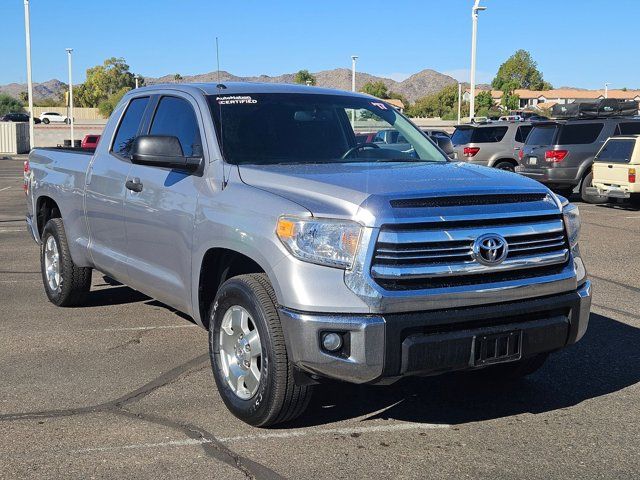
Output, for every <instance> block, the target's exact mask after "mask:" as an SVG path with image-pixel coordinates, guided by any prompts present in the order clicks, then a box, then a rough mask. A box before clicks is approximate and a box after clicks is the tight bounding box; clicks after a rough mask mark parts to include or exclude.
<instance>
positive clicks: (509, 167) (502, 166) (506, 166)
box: [493, 160, 516, 173]
mask: <svg viewBox="0 0 640 480" xmlns="http://www.w3.org/2000/svg"><path fill="white" fill-rule="evenodd" d="M493 168H497V169H498V170H503V171H505V172H511V173H513V172H515V171H516V168H515V167H514V166H513V164H512V163H511V162H506V161H504V160H503V161H500V162H498V163H496V164H495V165H494V166H493Z"/></svg>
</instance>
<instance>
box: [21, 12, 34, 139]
mask: <svg viewBox="0 0 640 480" xmlns="http://www.w3.org/2000/svg"><path fill="white" fill-rule="evenodd" d="M24 32H25V37H26V38H25V39H26V47H27V93H28V96H29V148H30V149H31V150H33V147H34V143H35V139H34V136H33V80H32V78H31V20H30V17H29V0H24Z"/></svg>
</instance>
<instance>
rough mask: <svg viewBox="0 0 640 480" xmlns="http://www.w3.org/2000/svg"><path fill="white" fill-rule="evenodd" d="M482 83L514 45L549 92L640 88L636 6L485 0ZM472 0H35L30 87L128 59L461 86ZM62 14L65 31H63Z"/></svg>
mask: <svg viewBox="0 0 640 480" xmlns="http://www.w3.org/2000/svg"><path fill="white" fill-rule="evenodd" d="M482 4H483V5H486V6H487V7H488V9H487V10H486V11H484V12H481V14H480V24H479V25H480V26H479V35H478V67H477V68H478V76H477V80H478V82H487V81H490V80H491V79H492V78H493V76H494V74H495V72H496V70H497V68H498V66H499V65H500V63H502V62H503V61H504V60H505V59H506V58H507V57H508V56H509V55H511V54H512V53H513V52H514V51H515V50H516V49H518V48H524V49H526V50H529V51H530V52H531V54H532V55H533V57H534V59H535V60H536V61H537V62H538V65H539V67H540V68H541V70H542V71H543V73H544V76H545V79H547V80H548V81H550V82H551V83H552V84H553V85H554V86H564V85H571V86H579V87H584V88H603V87H602V85H603V83H604V82H605V81H607V82H611V83H612V87H611V88H622V87H628V88H633V87H637V88H640V62H638V59H637V53H638V50H637V45H638V37H637V30H638V21H639V19H640V0H614V1H611V0H609V1H607V0H482ZM471 5H472V0H386V1H381V0H366V1H360V0H339V1H337V0H321V1H308V0H307V1H304V0H295V1H294V0H227V1H225V2H222V1H215V0H172V1H171V0H145V1H143V0H127V1H124V0H108V1H107V0H90V1H87V0H57V1H56V0H31V29H32V55H33V76H34V80H35V81H39V82H40V81H45V80H49V79H51V78H58V79H60V80H63V81H66V80H67V70H66V54H65V50H64V49H65V47H73V48H74V49H75V51H74V72H75V73H74V83H75V82H79V81H82V80H83V79H84V76H85V70H86V69H87V67H90V66H93V65H96V64H99V63H102V61H103V60H104V59H105V58H107V57H110V56H121V57H124V58H125V59H126V61H127V63H128V64H129V65H130V66H131V69H132V71H134V72H136V73H140V74H142V75H145V76H160V75H164V74H167V73H180V74H182V75H188V74H194V73H204V72H209V71H212V70H215V65H216V60H215V37H216V36H218V37H219V38H220V47H221V68H222V69H223V70H227V71H229V72H231V73H234V74H236V75H256V74H263V73H264V74H268V75H277V74H280V73H285V72H294V71H297V70H299V69H302V68H306V69H309V70H311V71H318V70H325V69H331V68H336V67H347V68H350V62H351V61H350V55H352V54H357V55H359V56H360V60H359V61H358V69H359V70H363V71H366V72H369V73H374V74H379V75H385V76H391V77H393V78H397V79H402V78H403V77H405V76H407V75H408V74H411V73H415V72H417V71H419V70H422V69H425V68H432V69H434V70H438V71H440V72H444V73H448V74H451V75H453V76H455V77H457V78H459V79H461V80H467V79H468V68H469V63H470V60H469V57H470V54H469V51H470V46H469V45H470V37H471V33H470V32H471V19H470V8H471ZM69 17H71V18H72V22H73V24H72V26H71V27H69V26H68V24H69ZM0 18H2V19H3V22H2V23H3V29H2V32H3V35H2V36H3V51H2V52H1V53H0V84H5V83H9V82H24V81H25V80H26V68H25V60H24V58H25V57H24V16H23V1H22V0H1V1H0Z"/></svg>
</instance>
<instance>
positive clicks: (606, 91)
mask: <svg viewBox="0 0 640 480" xmlns="http://www.w3.org/2000/svg"><path fill="white" fill-rule="evenodd" d="M609 85H611V83H609V82H606V83H605V84H604V98H609Z"/></svg>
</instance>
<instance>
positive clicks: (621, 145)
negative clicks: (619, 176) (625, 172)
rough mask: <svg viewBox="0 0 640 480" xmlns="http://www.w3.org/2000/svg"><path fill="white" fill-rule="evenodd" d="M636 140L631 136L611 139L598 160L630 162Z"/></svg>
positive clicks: (599, 154)
mask: <svg viewBox="0 0 640 480" xmlns="http://www.w3.org/2000/svg"><path fill="white" fill-rule="evenodd" d="M635 144H636V141H635V140H633V139H630V138H620V139H611V140H609V141H608V142H607V143H606V145H605V146H604V147H602V150H600V153H598V156H597V157H596V159H595V161H596V162H607V163H629V160H631V155H632V154H633V148H634V146H635Z"/></svg>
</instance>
